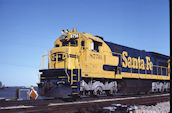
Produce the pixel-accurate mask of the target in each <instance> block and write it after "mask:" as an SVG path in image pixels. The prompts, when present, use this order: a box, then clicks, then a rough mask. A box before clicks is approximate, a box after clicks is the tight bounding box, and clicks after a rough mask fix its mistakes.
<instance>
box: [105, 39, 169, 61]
mask: <svg viewBox="0 0 172 113" xmlns="http://www.w3.org/2000/svg"><path fill="white" fill-rule="evenodd" d="M104 42H105V43H106V44H107V45H115V46H118V47H122V48H128V49H133V50H136V51H143V52H147V53H150V54H152V55H154V56H156V57H162V58H165V59H169V58H170V57H169V56H167V55H164V54H161V53H157V52H152V51H145V50H139V49H135V48H132V47H127V46H123V45H119V44H116V43H113V42H108V41H104ZM109 47H110V46H109ZM110 48H111V47H110ZM111 50H112V48H111Z"/></svg>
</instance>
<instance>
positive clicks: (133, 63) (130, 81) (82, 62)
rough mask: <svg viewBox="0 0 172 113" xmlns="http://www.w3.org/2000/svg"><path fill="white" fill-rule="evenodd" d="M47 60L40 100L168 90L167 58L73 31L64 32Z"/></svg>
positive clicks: (39, 90) (40, 87) (168, 70)
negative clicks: (41, 98) (42, 97)
mask: <svg viewBox="0 0 172 113" xmlns="http://www.w3.org/2000/svg"><path fill="white" fill-rule="evenodd" d="M44 56H45V55H44ZM44 56H43V58H44ZM47 56H48V68H47V69H44V68H43V69H40V70H39V72H41V74H40V82H39V83H38V92H39V94H40V95H42V96H49V97H68V96H80V95H88V96H99V95H105V94H106V95H108V96H109V95H115V94H117V93H124V94H127V93H139V92H145V93H150V92H152V93H156V92H168V91H169V88H170V58H169V56H166V55H163V54H160V53H156V52H148V51H144V50H138V49H134V48H130V47H126V46H122V45H118V44H115V43H112V42H107V41H104V39H103V38H102V37H100V36H94V35H92V34H89V33H79V32H77V30H76V28H74V29H73V30H72V31H69V30H66V32H64V30H63V34H62V35H61V36H60V37H59V38H58V39H57V40H56V41H55V42H54V47H53V48H52V49H51V50H50V51H49V53H48V55H47Z"/></svg>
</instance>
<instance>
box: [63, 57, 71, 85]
mask: <svg viewBox="0 0 172 113" xmlns="http://www.w3.org/2000/svg"><path fill="white" fill-rule="evenodd" d="M66 60H67V57H66V58H65V60H64V68H65V73H66V75H67V79H68V82H70V81H69V74H68V72H67V67H66V66H67V65H66Z"/></svg>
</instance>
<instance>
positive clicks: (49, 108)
mask: <svg viewBox="0 0 172 113" xmlns="http://www.w3.org/2000/svg"><path fill="white" fill-rule="evenodd" d="M169 100H170V94H169V93H168V94H156V95H135V96H117V97H100V98H96V99H95V98H85V99H79V100H77V101H74V102H64V101H62V100H35V101H34V100H31V101H13V102H1V103H0V112H2V113H5V112H22V113H27V112H29V113H35V112H41V113H45V112H46V113H47V112H51V113H93V112H94V113H95V112H96V113H101V112H102V113H104V112H103V111H102V108H103V107H106V106H110V105H112V104H122V105H128V106H130V105H152V104H155V103H158V102H164V101H169ZM106 113H107V112H106Z"/></svg>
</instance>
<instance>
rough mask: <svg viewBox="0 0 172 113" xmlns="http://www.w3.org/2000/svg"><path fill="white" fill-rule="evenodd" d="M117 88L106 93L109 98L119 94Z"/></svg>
mask: <svg viewBox="0 0 172 113" xmlns="http://www.w3.org/2000/svg"><path fill="white" fill-rule="evenodd" d="M117 91H118V90H117V87H115V86H113V87H112V88H110V90H109V91H107V92H106V94H107V95H108V96H113V95H114V94H115V93H116V92H117Z"/></svg>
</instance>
